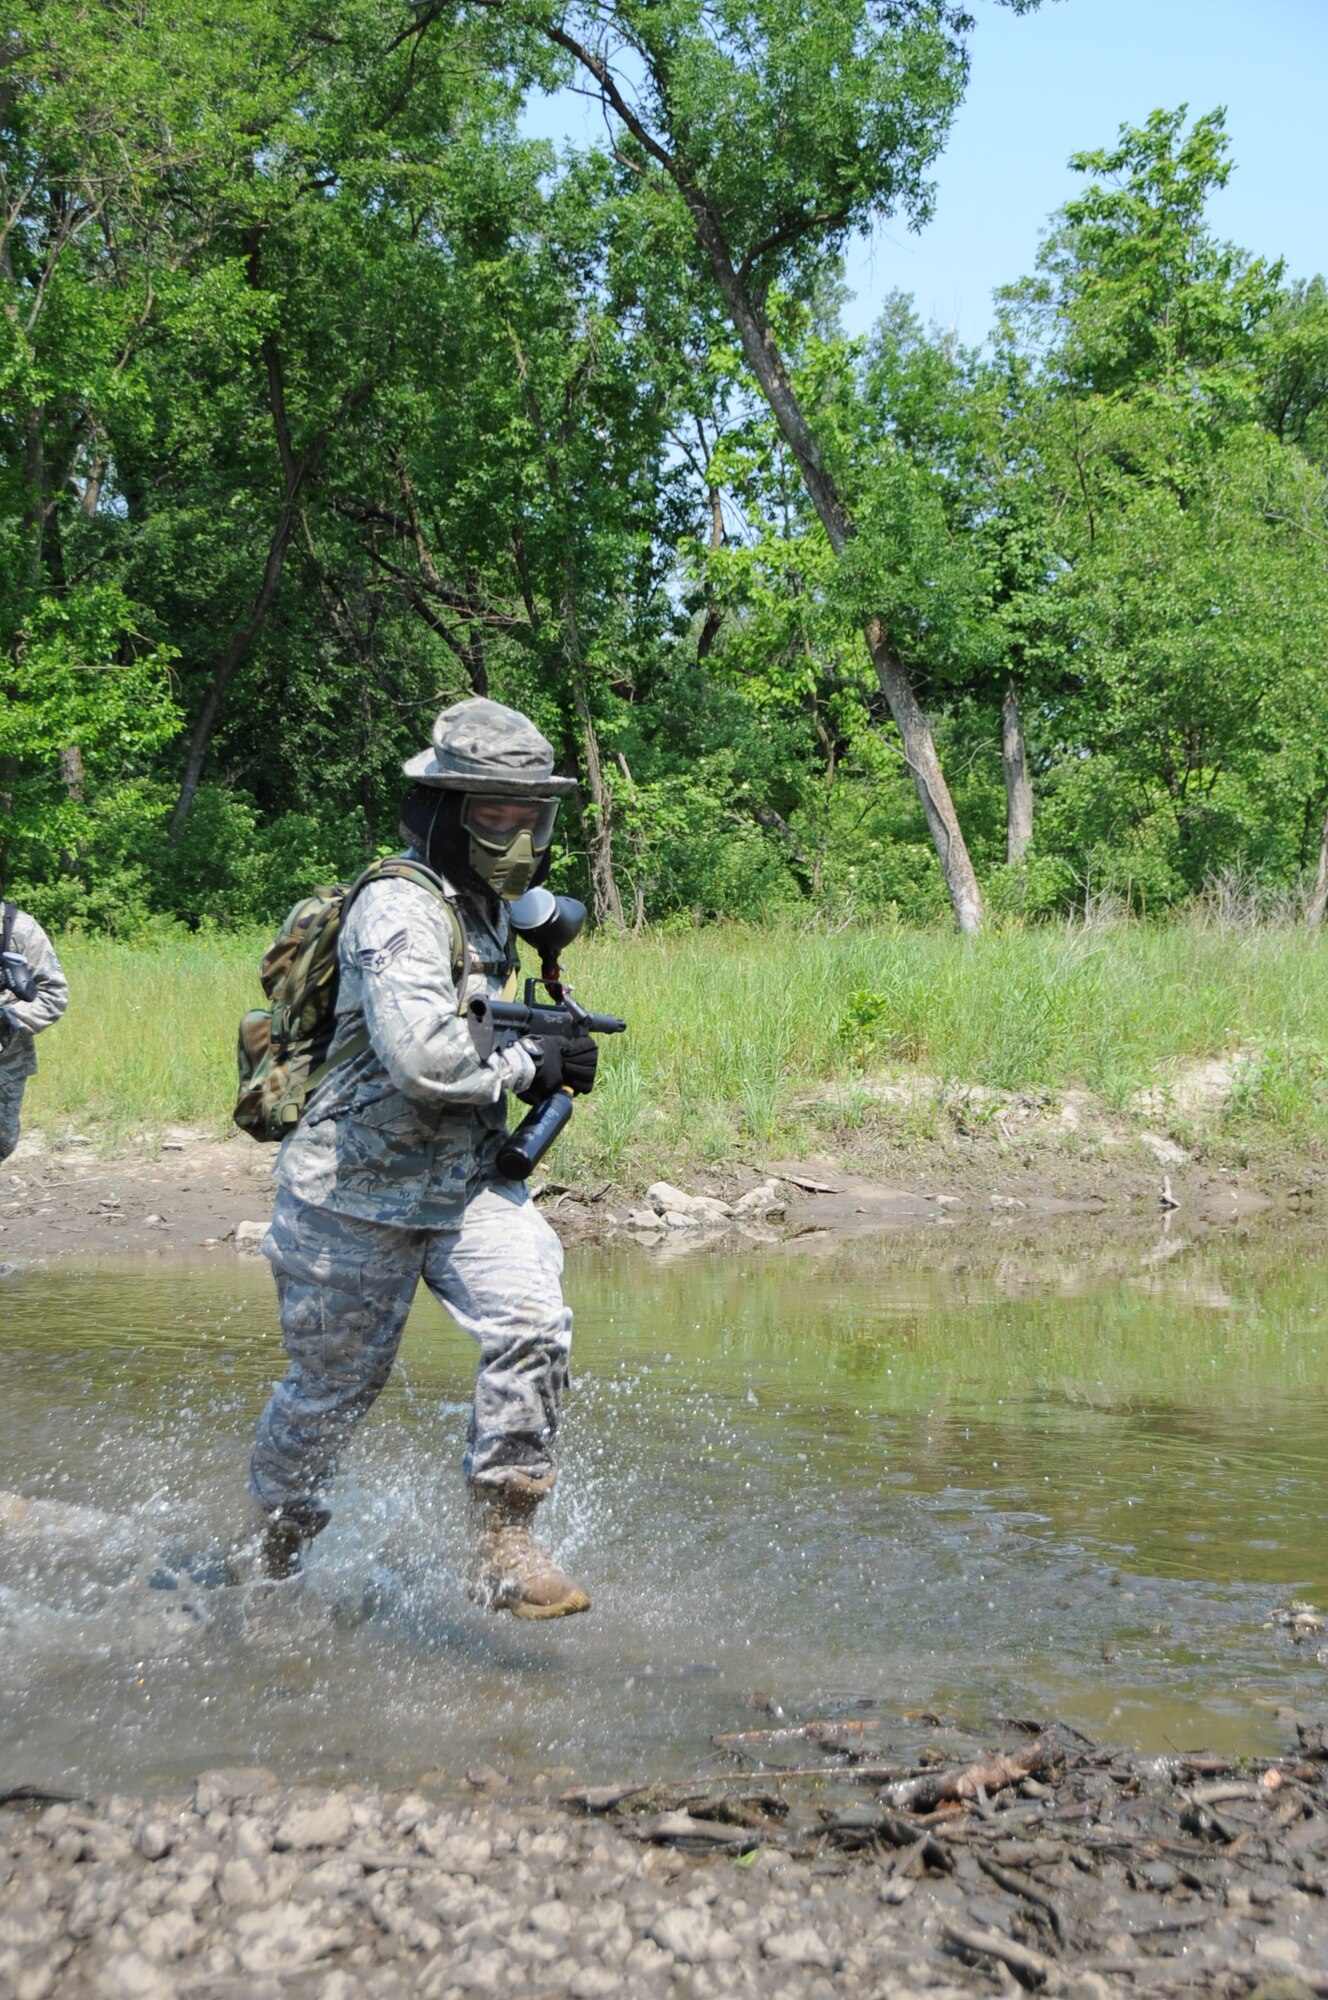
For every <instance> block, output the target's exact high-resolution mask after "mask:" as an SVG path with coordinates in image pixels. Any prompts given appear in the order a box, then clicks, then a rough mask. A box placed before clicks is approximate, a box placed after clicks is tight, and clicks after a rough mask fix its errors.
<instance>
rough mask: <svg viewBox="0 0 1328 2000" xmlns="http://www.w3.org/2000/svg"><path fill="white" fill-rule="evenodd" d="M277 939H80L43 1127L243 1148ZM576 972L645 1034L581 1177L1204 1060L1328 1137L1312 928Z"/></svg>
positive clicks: (1142, 932) (663, 942)
mask: <svg viewBox="0 0 1328 2000" xmlns="http://www.w3.org/2000/svg"><path fill="white" fill-rule="evenodd" d="M265 943H266V939H265V938H263V937H261V936H248V937H246V936H227V937H199V938H193V939H186V940H182V941H179V942H175V941H171V942H167V943H161V944H157V943H153V944H147V945H142V946H137V947H135V946H130V945H126V944H122V943H116V942H113V941H108V940H100V939H79V940H73V941H70V942H68V943H66V945H65V946H64V947H63V953H62V955H63V958H64V962H65V964H66V967H67V970H68V972H69V977H70V986H71V994H72V998H71V1003H70V1009H69V1014H68V1016H67V1017H66V1019H65V1021H64V1022H63V1023H61V1025H60V1026H59V1027H58V1028H57V1029H55V1030H54V1031H53V1032H52V1033H50V1034H49V1035H47V1036H46V1037H45V1038H44V1039H43V1041H42V1043H41V1045H40V1055H41V1058H42V1070H41V1074H40V1076H39V1077H38V1078H37V1080H36V1082H35V1084H34V1085H33V1086H32V1089H31V1093H30V1097H29V1119H30V1122H33V1123H38V1124H41V1125H43V1126H45V1127H46V1128H48V1129H49V1130H51V1131H52V1132H56V1133H59V1132H69V1131H77V1130H81V1131H87V1132H93V1131H96V1132H99V1133H101V1134H103V1135H106V1136H108V1137H109V1138H111V1139H120V1138H123V1137H124V1136H125V1135H126V1134H128V1133H131V1132H136V1131H142V1130H160V1129H161V1128H162V1127H163V1126H166V1125H171V1124H182V1125H195V1126H202V1127H205V1128H208V1129H210V1130H216V1131H223V1130H225V1129H226V1126H227V1120H228V1117H229V1111H230V1105H231V1101H232V1097H233V1093H234V1067H233V1050H234V1038H235V1025H236V1021H237V1019H238V1016H239V1014H240V1013H241V1012H242V1011H243V1009H244V1008H245V1007H246V1006H252V1005H254V1004H256V1003H257V1001H258V999H259V992H258V985H257V977H256V966H257V961H258V958H259V955H260V953H261V951H262V949H263V946H264V944H265ZM571 957H572V959H573V960H574V963H575V969H576V976H577V982H578V991H579V992H580V994H581V997H582V998H583V999H584V1001H585V1002H586V1003H587V1004H588V1005H590V1006H592V1007H594V1008H596V1009H599V1010H601V1011H612V1012H615V1013H620V1014H623V1015H625V1016H626V1017H627V1019H628V1021H629V1023H630V1031H629V1033H628V1034H627V1035H626V1036H623V1037H618V1038H614V1039H613V1040H612V1041H608V1042H606V1043H605V1044H604V1045H603V1058H602V1062H601V1069H600V1079H601V1080H600V1083H599V1087H598V1089H597V1090H596V1092H595V1095H594V1096H593V1098H591V1099H590V1100H589V1101H588V1102H587V1103H586V1104H584V1105H583V1106H581V1107H580V1108H579V1109H578V1112H577V1117H576V1120H575V1122H574V1124H573V1126H572V1128H571V1131H570V1133H569V1135H568V1137H567V1138H566V1139H564V1140H563V1141H561V1142H560V1146H559V1152H558V1155H557V1162H558V1169H559V1172H560V1173H569V1172H578V1173H590V1174H601V1175H609V1176H613V1177H616V1178H631V1177H632V1176H633V1175H634V1174H635V1173H637V1172H648V1171H652V1170H663V1169H664V1168H665V1167H667V1166H670V1165H673V1166H680V1165H683V1164H687V1163H693V1164H694V1163H697V1162H700V1161H706V1160H720V1159H725V1158H730V1157H732V1156H733V1154H734V1153H735V1152H739V1153H744V1154H748V1155H750V1156H751V1157H753V1158H759V1157H760V1156H761V1155H762V1154H768V1153H769V1152H770V1149H771V1148H774V1147H777V1146H779V1145H781V1144H792V1143H797V1142H799V1141H803V1140H806V1139H807V1138H808V1137H809V1136H815V1135H816V1132H817V1130H818V1129H821V1130H822V1136H824V1130H823V1128H818V1127H817V1123H816V1119H817V1113H816V1111H815V1104H814V1100H815V1099H816V1096H817V1093H818V1092H819V1091H821V1090H823V1089H824V1087H825V1086H826V1085H827V1084H830V1083H839V1084H844V1085H851V1083H852V1080H853V1079H854V1078H861V1077H864V1076H866V1075H870V1074H871V1073H874V1072H880V1071H888V1070H905V1071H912V1072H921V1073H922V1074H923V1075H925V1076H926V1077H927V1078H930V1079H934V1080H935V1084H936V1087H937V1090H936V1096H937V1102H939V1101H940V1099H941V1097H942V1096H943V1094H944V1092H945V1091H946V1090H947V1089H949V1090H951V1091H954V1090H963V1089H965V1088H967V1087H970V1086H974V1085H982V1086H985V1087H986V1088H987V1089H989V1090H997V1091H1019V1092H1025V1091H1041V1092H1050V1093H1053V1094H1054V1093H1055V1092H1057V1091H1060V1090H1063V1089H1065V1088H1067V1087H1070V1086H1076V1087H1079V1088H1083V1089H1087V1090H1089V1091H1091V1092H1094V1093H1095V1094H1096V1095H1097V1096H1098V1097H1100V1098H1101V1099H1102V1100H1103V1102H1104V1103H1105V1104H1106V1105H1107V1106H1108V1107H1109V1108H1113V1109H1115V1110H1117V1111H1119V1110H1121V1109H1123V1108H1124V1107H1126V1106H1127V1105H1128V1104H1129V1101H1130V1098H1131V1096H1132V1094H1133V1093H1134V1092H1136V1091H1138V1090H1139V1089H1141V1088H1143V1087H1145V1086H1150V1085H1154V1086H1155V1085H1158V1084H1165V1083H1166V1082H1167V1081H1168V1079H1169V1078H1171V1077H1172V1076H1174V1075H1175V1073H1176V1072H1177V1070H1178V1069H1179V1068H1180V1067H1181V1066H1183V1065H1184V1064H1185V1063H1187V1062H1191V1061H1195V1060H1198V1059H1201V1058H1205V1057H1215V1056H1223V1055H1228V1054H1231V1053H1233V1052H1236V1051H1245V1052H1248V1056H1247V1062H1246V1066H1245V1068H1244V1070H1243V1071H1242V1075H1241V1081H1240V1084H1239V1087H1238V1089H1237V1092H1236V1096H1235V1099H1234V1100H1233V1102H1232V1105H1231V1106H1230V1107H1229V1110H1228V1113H1227V1120H1228V1124H1229V1125H1230V1124H1231V1122H1232V1121H1236V1122H1237V1123H1239V1124H1240V1125H1241V1126H1242V1127H1243V1128H1245V1129H1253V1128H1254V1127H1256V1126H1258V1125H1259V1124H1260V1122H1262V1123H1264V1124H1265V1125H1269V1124H1271V1125H1275V1126H1276V1128H1277V1131H1278V1133H1279V1134H1280V1136H1281V1137H1282V1138H1283V1139H1284V1141H1285V1142H1287V1143H1288V1144H1302V1143H1306V1142H1308V1141H1313V1142H1314V1143H1316V1144H1317V1143H1318V1142H1319V1141H1320V1140H1325V1139H1328V1089H1326V1088H1325V1084H1326V1083H1328V947H1326V946H1325V945H1324V944H1322V943H1320V942H1319V941H1318V940H1315V939H1313V938H1310V937H1308V936H1305V935H1303V934H1301V933H1299V932H1297V931H1294V930H1290V929H1285V928H1281V929H1273V928H1264V929H1251V928H1242V929H1227V928H1219V927H1216V926H1212V925H1209V926H1192V925H1186V924H1177V925H1175V926H1173V927H1168V928H1161V927H1158V928H1152V927H1146V926H1143V925H1133V924H1121V925H1117V926H1109V927H1105V928H1096V929H1083V928H1077V929H1069V928H1066V929H1055V928H1046V929H1040V930H1028V931H1016V930H1011V931H1007V932H1004V933H1000V934H994V935H991V936H988V937H983V938H980V939H978V940H976V941H975V942H972V943H965V942H964V941H963V940H961V939H959V938H957V937H952V936H949V935H944V934H940V933H930V932H911V931H900V930H889V931H869V930H865V929H864V930H856V931H846V932H842V933H840V934H838V935H833V936H831V935H826V934H825V933H823V932H817V931H814V930H799V929H796V928H793V927H783V928H765V929H762V928H756V927H738V926H728V927H723V928H720V927H716V928H714V929H709V930H678V931H672V930H665V931H654V932H648V933H646V934H645V935H644V936H641V937H621V936H611V935H606V934H600V935H598V936H595V937H591V938H587V939H585V940H583V941H582V942H581V943H580V944H579V945H578V946H576V947H575V949H574V952H573V953H572V954H571ZM809 1103H810V1108H809ZM858 1115H859V1117H860V1115H861V1113H860V1112H859V1114H858ZM872 1115H873V1117H875V1116H877V1114H876V1113H873V1114H872ZM879 1115H880V1117H882V1118H886V1117H888V1114H887V1113H886V1112H881V1113H880V1114H879ZM896 1115H898V1114H896ZM845 1116H846V1117H847V1122H848V1123H849V1124H852V1122H853V1113H852V1111H851V1110H850V1111H849V1113H847V1114H845ZM844 1136H845V1135H844V1133H843V1132H842V1131H841V1132H840V1138H841V1139H843V1138H844Z"/></svg>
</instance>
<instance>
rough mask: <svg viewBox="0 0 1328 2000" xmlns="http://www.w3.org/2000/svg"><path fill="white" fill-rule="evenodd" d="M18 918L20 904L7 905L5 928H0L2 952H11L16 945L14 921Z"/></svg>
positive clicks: (0, 948)
mask: <svg viewBox="0 0 1328 2000" xmlns="http://www.w3.org/2000/svg"><path fill="white" fill-rule="evenodd" d="M17 916H18V904H17V903H6V904H5V916H4V924H3V927H0V951H9V950H10V949H11V948H12V946H13V943H14V920H15V918H16V917H17Z"/></svg>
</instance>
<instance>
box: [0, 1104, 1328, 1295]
mask: <svg viewBox="0 0 1328 2000" xmlns="http://www.w3.org/2000/svg"><path fill="white" fill-rule="evenodd" d="M1137 1136H1138V1135H1136V1138H1137ZM1157 1146H1161V1147H1162V1148H1163V1150H1162V1152H1161V1153H1160V1154H1159V1153H1158V1151H1157V1150H1156V1148H1157ZM1168 1148H1170V1150H1167V1149H1168ZM273 1157H274V1155H273V1152H272V1150H271V1149H270V1148H267V1147H261V1148H260V1147H258V1146H255V1145H254V1143H253V1142H252V1141H251V1140H249V1139H245V1138H241V1137H239V1136H238V1135H237V1136H236V1137H235V1138H231V1139H225V1140H219V1139H214V1138H210V1137H208V1136H206V1135H203V1134H200V1133H197V1132H192V1131H188V1130H179V1131H176V1132H169V1133H167V1134H166V1135H165V1137H164V1138H163V1137H156V1136H153V1137H150V1138H144V1139H143V1140H142V1141H141V1142H139V1143H137V1144H134V1145H131V1146H128V1147H126V1148H124V1149H122V1150H120V1151H117V1152H113V1153H108V1152H106V1151H104V1150H102V1149H101V1148H100V1147H98V1146H96V1145H94V1144H92V1143H91V1142H88V1141H82V1142H80V1141H73V1142H71V1141H65V1142H63V1143H61V1144H58V1145H55V1146H52V1145H50V1144H49V1143H48V1142H47V1140H46V1139H45V1137H44V1136H43V1135H42V1134H40V1133H36V1134H29V1135H27V1136H25V1137H24V1139H23V1140H22V1141H21V1143H20V1145H19V1148H18V1151H17V1152H16V1153H15V1154H14V1155H13V1156H12V1158H11V1159H10V1160H8V1161H7V1162H6V1163H5V1165H4V1167H3V1168H0V1266H2V1265H4V1264H6V1263H27V1262H30V1261H32V1260H35V1259H42V1260H45V1259H50V1258H64V1257H68V1258H86V1257H96V1256H189V1257H197V1256H215V1257H217V1258H228V1257H232V1256H234V1255H235V1254H236V1253H237V1251H239V1252H246V1251H248V1252H252V1251H253V1250H254V1249H255V1248H256V1246H257V1240H258V1238H259V1236H260V1235H261V1233H262V1231H261V1226H260V1225H262V1224H264V1223H265V1222H266V1218H267V1215H268V1212H269V1210H270V1208H271V1204H272V1186H271V1181H270V1178H269V1175H270V1170H271V1166H272V1161H273ZM549 1165H550V1168H551V1170H552V1171H551V1172H550V1173H549V1174H547V1175H546V1176H545V1177H544V1178H543V1179H542V1180H538V1181H537V1182H536V1184H535V1188H536V1195H537V1199H539V1201H540V1203H541V1206H542V1208H543V1212H544V1213H545V1215H547V1216H548V1218H549V1220H550V1221H551V1222H552V1223H553V1225H554V1227H555V1228H556V1229H557V1230H558V1232H559V1234H560V1235H561V1236H562V1237H563V1238H564V1240H565V1241H567V1242H571V1243H579V1242H604V1241H609V1240H615V1239H616V1240H623V1241H629V1240H630V1241H635V1242H638V1243H640V1244H641V1245H643V1246H644V1247H645V1248H646V1249H647V1250H648V1251H649V1252H651V1253H652V1254H655V1255H668V1256H676V1255H680V1254H690V1253H691V1252H692V1251H694V1250H699V1249H703V1248H705V1247H710V1246H720V1245H722V1244H724V1243H725V1242H730V1243H732V1244H733V1245H734V1246H735V1247H741V1246H743V1245H745V1244H749V1243H752V1242H755V1243H758V1244H759V1243H767V1244H772V1245H773V1244H791V1245H795V1246H801V1247H804V1248H814V1247H816V1245H817V1244H818V1243H822V1244H824V1243H833V1242H836V1241H840V1240H843V1239H845V1238H848V1237H853V1236H859V1235H865V1234H870V1233H873V1232H875V1231H880V1230H895V1229H901V1228H902V1229H930V1228H940V1229H944V1228H953V1227H954V1226H956V1225H959V1224H970V1225H974V1226H978V1227H992V1226H995V1227H1008V1226H1009V1225H1010V1224H1011V1223H1013V1222H1020V1221H1022V1222H1035V1221H1037V1220H1038V1219H1039V1218H1054V1217H1056V1216H1065V1215H1074V1214H1087V1215H1102V1216H1104V1217H1108V1218H1119V1219H1122V1220H1124V1219H1127V1218H1130V1217H1134V1218H1138V1219H1144V1218H1157V1217H1159V1216H1162V1217H1165V1215H1166V1214H1168V1213H1172V1214H1178V1215H1179V1216H1181V1217H1182V1218H1183V1220H1184V1222H1185V1224H1186V1225H1187V1227H1189V1228H1191V1229H1194V1228H1205V1227H1212V1226H1218V1225H1221V1224H1224V1223H1231V1222H1240V1221H1245V1220H1249V1219H1251V1218H1254V1217H1260V1216H1262V1217H1267V1218H1268V1219H1269V1220H1278V1219H1284V1218H1287V1217H1290V1216H1307V1215H1309V1216H1312V1215H1313V1214H1314V1213H1315V1212H1316V1205H1317V1206H1322V1203H1323V1200H1324V1198H1325V1194H1326V1193H1328V1176H1326V1175H1325V1172H1324V1169H1323V1168H1322V1166H1321V1165H1320V1164H1318V1163H1316V1162H1314V1161H1309V1160H1292V1159H1270V1160H1263V1161H1261V1162H1259V1163H1256V1164H1251V1165H1247V1166H1245V1167H1241V1168H1231V1167H1217V1166H1213V1165H1211V1164H1209V1163H1207V1162H1206V1161H1205V1160H1204V1159H1203V1158H1201V1157H1197V1156H1192V1155H1189V1154H1186V1153H1185V1152H1184V1151H1183V1149H1182V1148H1180V1147H1179V1146H1175V1145H1174V1144H1173V1143H1172V1142H1170V1141H1163V1140H1161V1139H1155V1142H1154V1144H1153V1145H1152V1146H1149V1145H1145V1144H1143V1143H1142V1142H1141V1143H1138V1144H1131V1145H1130V1146H1128V1147H1125V1146H1121V1147H1117V1148H1115V1149H1114V1150H1113V1149H1111V1148H1107V1149H1106V1150H1105V1151H1104V1150H1103V1149H1102V1148H1101V1147H1100V1146H1099V1145H1098V1143H1097V1140H1096V1139H1093V1140H1092V1141H1091V1142H1089V1141H1087V1140H1085V1141H1084V1142H1083V1143H1082V1144H1080V1143H1079V1142H1078V1141H1076V1142H1075V1143H1074V1144H1069V1143H1068V1142H1066V1141H1064V1139H1062V1140H1061V1141H1060V1142H1058V1144H1057V1146H1056V1147H1055V1148H1054V1149H1047V1148H1045V1147H1044V1148H1041V1149H1035V1150H1033V1151H1031V1152H1030V1151H1029V1150H1028V1149H1027V1148H1025V1149H1023V1150H1014V1149H1012V1148H1011V1146H1010V1145H1009V1144H1008V1142H1007V1141H1006V1140H1005V1139H1004V1138H1003V1137H1002V1136H1001V1133H1000V1131H999V1130H998V1129H997V1128H996V1127H995V1126H993V1127H991V1129H990V1130H984V1131H981V1132H977V1131H975V1132H974V1133H973V1134H971V1135H970V1136H968V1137H965V1136H964V1135H963V1133H962V1132H959V1131H958V1130H956V1131H954V1132H953V1133H951V1134H950V1135H949V1136H948V1137H947V1138H946V1139H945V1141H943V1142H941V1141H935V1142H931V1143H928V1144H926V1145H916V1146H911V1147H901V1148H897V1149H895V1151H894V1152H893V1153H892V1154H891V1155H889V1156H888V1157H886V1158H883V1157H882V1154H881V1150H880V1148H879V1147H878V1148H877V1149H875V1150H874V1151H873V1149H872V1148H870V1147H868V1146H867V1145H866V1144H865V1142H864V1143H863V1144H859V1145H858V1146H856V1147H855V1146H853V1145H851V1144H849V1143H848V1142H847V1139H845V1141H844V1143H842V1144H841V1145H839V1146H838V1147H837V1148H836V1149H835V1150H834V1151H830V1150H827V1151H825V1152H824V1153H818V1154H815V1155H812V1156H810V1157H808V1158H805V1159H798V1160H790V1159H783V1158H774V1157H763V1156H761V1155H752V1156H751V1157H749V1158H746V1159H742V1160H737V1159H735V1160H732V1161H728V1162H723V1163H719V1164H717V1165H715V1164H712V1165H709V1166H707V1167H706V1168H705V1169H703V1170H701V1169H697V1170H692V1171H691V1172H688V1173H683V1172H681V1171H679V1170H677V1169H674V1170H673V1171H674V1173H675V1177H676V1180H675V1184H672V1185H671V1184H670V1183H668V1182H660V1183H656V1184H653V1186H652V1190H651V1192H652V1193H654V1189H655V1188H663V1189H664V1190H665V1192H664V1194H663V1195H659V1194H654V1199H653V1200H652V1199H651V1196H650V1195H649V1194H648V1193H647V1191H646V1188H645V1185H644V1184H642V1185H640V1186H637V1187H633V1186H624V1185H621V1184H619V1183H617V1182H615V1181H611V1180H601V1181H583V1182H579V1183H572V1184H568V1183H566V1182H563V1181H561V1180H559V1179H558V1178H557V1159H556V1155H555V1156H554V1157H553V1158H552V1159H551V1161H550V1163H549ZM676 1183H681V1186H678V1185H677V1184H676ZM762 1190H768V1191H769V1192H768V1196H765V1197H762ZM679 1193H681V1194H682V1195H684V1196H686V1197H700V1198H701V1211H698V1212H693V1213H691V1214H688V1213H687V1212H686V1206H685V1203H684V1205H683V1206H680V1207H670V1206H669V1203H670V1201H671V1200H672V1197H673V1196H674V1195H676V1194H679ZM758 1197H762V1198H759V1199H758ZM707 1207H708V1208H709V1210H710V1212H709V1213H705V1212H702V1211H704V1210H705V1209H706V1208H707ZM721 1210H733V1211H736V1212H734V1213H729V1214H726V1213H722V1212H721Z"/></svg>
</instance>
